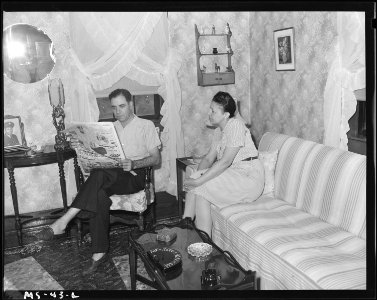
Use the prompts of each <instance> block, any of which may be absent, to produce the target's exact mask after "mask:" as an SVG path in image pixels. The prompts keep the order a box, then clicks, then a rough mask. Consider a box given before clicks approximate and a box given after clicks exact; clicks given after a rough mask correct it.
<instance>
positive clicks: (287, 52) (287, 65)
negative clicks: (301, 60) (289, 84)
mask: <svg viewBox="0 0 377 300" xmlns="http://www.w3.org/2000/svg"><path fill="white" fill-rule="evenodd" d="M274 45H275V65H276V71H294V70H295V69H296V61H295V49H294V29H293V27H290V28H284V29H279V30H275V31H274Z"/></svg>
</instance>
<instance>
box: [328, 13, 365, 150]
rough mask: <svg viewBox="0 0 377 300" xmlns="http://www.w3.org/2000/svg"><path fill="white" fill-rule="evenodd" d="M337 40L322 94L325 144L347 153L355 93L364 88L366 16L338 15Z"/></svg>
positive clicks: (355, 102) (360, 14)
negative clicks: (349, 123) (349, 121)
mask: <svg viewBox="0 0 377 300" xmlns="http://www.w3.org/2000/svg"><path fill="white" fill-rule="evenodd" d="M337 30H338V41H337V44H336V48H335V52H334V54H335V55H334V58H333V62H332V64H331V67H330V71H329V74H328V78H327V82H326V87H325V92H324V107H323V108H324V127H325V133H324V141H323V143H324V144H325V145H328V146H332V147H336V148H340V149H344V150H348V146H347V143H348V138H347V132H348V131H349V129H350V127H349V125H348V120H349V119H350V118H351V117H352V115H353V114H354V113H355V111H356V104H357V101H356V97H355V94H354V90H357V89H362V88H365V13H363V12H338V13H337Z"/></svg>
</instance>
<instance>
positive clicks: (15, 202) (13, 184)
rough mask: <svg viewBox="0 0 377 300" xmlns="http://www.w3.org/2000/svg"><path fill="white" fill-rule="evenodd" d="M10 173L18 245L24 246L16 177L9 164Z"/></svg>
mask: <svg viewBox="0 0 377 300" xmlns="http://www.w3.org/2000/svg"><path fill="white" fill-rule="evenodd" d="M8 173H9V182H10V191H11V194H12V201H13V208H14V215H15V219H16V221H15V227H16V232H17V239H18V245H20V246H21V247H22V246H23V242H22V225H21V218H20V212H19V210H18V198H17V188H16V181H15V179H14V168H12V167H10V166H8Z"/></svg>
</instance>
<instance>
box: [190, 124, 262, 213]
mask: <svg viewBox="0 0 377 300" xmlns="http://www.w3.org/2000/svg"><path fill="white" fill-rule="evenodd" d="M212 143H213V144H212V147H216V150H217V160H220V159H221V158H222V156H223V154H224V151H225V147H239V146H241V148H240V150H239V151H238V153H237V155H236V157H235V158H234V160H233V162H232V164H231V165H230V166H229V167H228V168H227V169H226V170H225V171H224V172H223V173H221V174H220V175H218V176H217V177H215V178H212V179H210V180H209V181H207V182H205V183H204V184H202V185H200V186H198V187H196V188H193V189H192V190H190V192H192V193H194V194H196V195H199V196H202V197H203V198H205V199H206V200H208V201H209V202H211V203H212V204H214V205H216V206H218V207H219V208H223V207H225V206H229V205H231V204H235V203H241V202H252V201H254V200H256V199H257V198H258V197H259V196H260V195H261V194H262V192H263V188H264V168H263V164H262V163H261V161H260V160H259V159H253V160H250V161H244V159H245V158H249V157H256V156H258V150H257V149H256V147H255V145H254V142H253V140H252V139H251V135H250V131H249V129H248V128H247V127H246V126H245V124H244V123H243V122H242V121H240V120H239V119H236V118H231V119H229V121H228V123H227V124H226V126H225V128H224V130H223V131H222V132H221V130H220V129H219V128H217V129H216V132H215V135H214V139H213V142H212ZM207 170H208V169H203V170H199V171H196V172H194V173H192V174H191V176H190V178H198V177H200V176H201V175H202V174H203V173H205V172H206V171H207Z"/></svg>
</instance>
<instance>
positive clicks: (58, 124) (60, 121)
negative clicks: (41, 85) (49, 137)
mask: <svg viewBox="0 0 377 300" xmlns="http://www.w3.org/2000/svg"><path fill="white" fill-rule="evenodd" d="M48 95H49V98H50V105H51V106H52V123H53V124H54V126H55V128H56V131H57V135H56V136H55V146H54V148H55V150H56V151H61V150H67V149H69V148H70V147H69V143H68V141H67V139H66V136H65V134H64V132H63V130H64V129H65V125H64V118H65V113H64V104H65V98H64V88H63V83H62V81H61V80H60V78H53V79H49V81H48Z"/></svg>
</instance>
